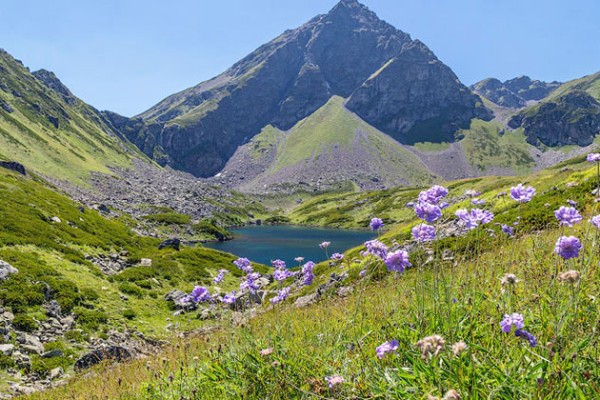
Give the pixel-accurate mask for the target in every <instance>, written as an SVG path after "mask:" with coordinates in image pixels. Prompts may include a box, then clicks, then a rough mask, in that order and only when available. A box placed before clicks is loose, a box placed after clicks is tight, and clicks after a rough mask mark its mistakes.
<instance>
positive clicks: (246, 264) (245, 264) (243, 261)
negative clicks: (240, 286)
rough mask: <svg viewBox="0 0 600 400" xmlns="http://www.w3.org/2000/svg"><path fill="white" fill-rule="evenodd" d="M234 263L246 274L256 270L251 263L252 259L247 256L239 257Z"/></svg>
mask: <svg viewBox="0 0 600 400" xmlns="http://www.w3.org/2000/svg"><path fill="white" fill-rule="evenodd" d="M233 263H234V264H235V266H236V267H238V268H239V269H241V270H242V271H243V272H245V273H246V274H250V273H252V272H254V269H252V266H251V265H250V260H248V259H247V258H238V259H237V260H235V261H234V262H233Z"/></svg>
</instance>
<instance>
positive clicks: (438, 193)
mask: <svg viewBox="0 0 600 400" xmlns="http://www.w3.org/2000/svg"><path fill="white" fill-rule="evenodd" d="M447 195H448V189H446V188H445V187H443V186H439V185H434V186H432V187H430V188H429V189H427V190H424V191H422V192H421V193H419V202H422V203H430V204H438V203H439V202H440V201H441V200H442V199H443V198H444V197H446V196H447ZM428 222H432V221H428Z"/></svg>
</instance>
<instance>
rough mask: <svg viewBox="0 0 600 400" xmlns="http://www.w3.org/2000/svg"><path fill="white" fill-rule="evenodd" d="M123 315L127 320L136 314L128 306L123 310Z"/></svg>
mask: <svg viewBox="0 0 600 400" xmlns="http://www.w3.org/2000/svg"><path fill="white" fill-rule="evenodd" d="M123 317H125V318H127V319H128V320H132V319H135V318H136V317H137V314H136V312H135V311H133V310H132V309H131V308H128V309H127V310H125V311H123Z"/></svg>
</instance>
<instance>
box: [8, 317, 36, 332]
mask: <svg viewBox="0 0 600 400" xmlns="http://www.w3.org/2000/svg"><path fill="white" fill-rule="evenodd" d="M12 324H13V326H14V327H15V328H16V329H17V330H20V331H23V332H33V331H34V330H35V329H36V328H37V323H36V322H35V320H34V319H33V318H31V317H30V316H29V315H26V314H17V315H15V319H14V320H13V322H12Z"/></svg>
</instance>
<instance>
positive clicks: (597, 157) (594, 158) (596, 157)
mask: <svg viewBox="0 0 600 400" xmlns="http://www.w3.org/2000/svg"><path fill="white" fill-rule="evenodd" d="M587 161H588V162H592V163H600V153H590V154H588V155H587Z"/></svg>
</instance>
